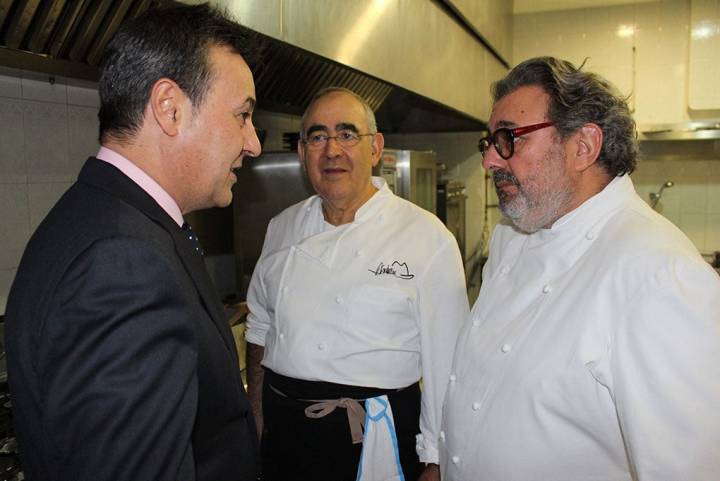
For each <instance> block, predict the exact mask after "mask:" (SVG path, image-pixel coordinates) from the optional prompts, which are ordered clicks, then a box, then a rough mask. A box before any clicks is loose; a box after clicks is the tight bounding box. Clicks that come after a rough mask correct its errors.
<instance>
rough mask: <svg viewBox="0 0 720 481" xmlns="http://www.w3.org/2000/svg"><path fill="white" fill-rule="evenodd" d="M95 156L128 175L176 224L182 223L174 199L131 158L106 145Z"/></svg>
mask: <svg viewBox="0 0 720 481" xmlns="http://www.w3.org/2000/svg"><path fill="white" fill-rule="evenodd" d="M95 157H96V158H98V159H100V160H102V161H104V162H107V163H108V164H110V165H113V166H114V167H116V168H117V169H118V170H119V171H120V172H122V173H123V174H125V175H126V176H128V177H130V180H132V181H133V182H135V183H136V184H137V185H138V186H139V187H140V188H141V189H142V190H144V191H145V192H147V194H148V195H149V196H150V197H152V198H153V199H154V200H155V202H157V203H158V204H159V205H160V207H162V209H163V210H164V211H165V212H166V213H167V214H168V215H169V216H170V217H171V218H172V220H174V221H175V222H176V223H177V225H178V226H182V225H183V216H182V212H181V211H180V207H178V205H177V203H176V202H175V200H173V198H172V197H170V194H168V193H167V192H166V191H165V189H163V188H162V187H160V184H158V183H157V182H156V181H155V180H154V179H153V178H152V177H150V176H149V175H148V174H147V173H146V172H145V171H144V170H142V169H141V168H140V167H138V166H137V165H135V164H134V163H133V162H132V161H131V160H129V159H126V158H125V157H123V156H122V155H120V154H118V153H117V152H115V151H114V150H111V149H108V148H107V147H100V150H99V151H98V153H97V155H96V156H95Z"/></svg>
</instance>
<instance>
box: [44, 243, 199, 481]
mask: <svg viewBox="0 0 720 481" xmlns="http://www.w3.org/2000/svg"><path fill="white" fill-rule="evenodd" d="M180 275H183V276H185V275H187V274H186V273H185V272H184V271H182V272H178V271H177V267H173V266H172V264H170V263H169V262H168V261H166V260H164V258H163V256H162V254H160V253H159V252H158V251H157V250H155V249H154V248H153V247H152V246H150V245H148V244H147V243H145V242H142V241H139V240H136V239H130V238H115V239H108V240H103V241H100V242H96V243H95V244H93V245H92V246H91V247H90V248H89V249H88V250H86V251H85V252H84V253H83V254H82V256H81V257H79V258H78V259H77V260H76V261H75V262H74V263H73V264H72V265H71V266H70V268H69V269H68V271H67V272H66V273H65V275H64V278H63V279H62V281H61V283H60V284H59V286H58V288H57V291H56V293H55V296H54V299H53V301H52V304H51V307H50V312H51V315H50V316H49V318H48V319H47V321H46V323H45V334H44V335H43V336H42V337H41V340H42V344H41V348H40V351H39V355H38V359H39V361H38V362H42V364H41V366H39V367H38V369H39V371H40V372H42V376H43V379H44V386H45V388H46V392H45V393H44V402H45V403H46V406H45V409H44V412H45V417H44V419H43V423H44V425H45V429H46V432H47V435H48V436H50V439H49V440H48V441H49V442H51V443H52V444H54V445H55V446H56V449H57V459H58V463H60V465H61V467H60V468H58V469H60V471H59V472H61V473H62V474H61V475H60V477H61V478H63V479H73V480H78V481H82V480H87V481H90V480H92V481H103V480H106V481H123V480H127V481H142V480H147V481H155V480H168V481H169V480H171V479H175V477H176V475H177V473H178V472H188V470H189V472H192V470H193V469H194V468H193V467H192V466H193V464H194V461H193V454H192V447H191V435H192V431H193V424H194V418H195V412H196V409H197V399H198V398H197V389H198V381H197V375H196V372H197V356H198V354H197V346H196V336H195V329H194V327H193V326H194V325H195V324H196V323H197V321H196V320H195V319H194V317H195V316H197V315H198V314H199V313H200V311H202V308H201V307H200V305H199V304H190V303H189V302H188V300H187V299H186V298H185V297H184V296H183V295H182V294H181V287H180V285H179V284H178V282H177V281H176V279H178V276H180Z"/></svg>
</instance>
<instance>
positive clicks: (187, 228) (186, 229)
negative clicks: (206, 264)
mask: <svg viewBox="0 0 720 481" xmlns="http://www.w3.org/2000/svg"><path fill="white" fill-rule="evenodd" d="M182 230H183V231H184V232H185V235H186V236H187V238H188V240H189V241H190V244H192V246H193V247H194V248H195V250H196V251H197V252H198V253H199V254H200V255H201V256H204V255H205V251H203V248H202V246H201V245H200V239H198V238H197V236H196V235H195V233H194V232H193V230H192V227H190V224H188V223H187V222H185V223H184V224H183V225H182Z"/></svg>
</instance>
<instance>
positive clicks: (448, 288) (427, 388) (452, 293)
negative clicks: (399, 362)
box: [416, 232, 469, 463]
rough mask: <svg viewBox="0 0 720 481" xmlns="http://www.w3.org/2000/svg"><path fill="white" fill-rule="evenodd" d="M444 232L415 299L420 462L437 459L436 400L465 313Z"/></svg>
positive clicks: (460, 280)
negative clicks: (420, 381)
mask: <svg viewBox="0 0 720 481" xmlns="http://www.w3.org/2000/svg"><path fill="white" fill-rule="evenodd" d="M447 235H448V237H447V240H446V242H445V243H444V244H443V245H442V246H441V247H440V248H439V249H438V250H437V251H436V252H435V254H434V256H433V257H432V258H431V260H430V263H429V264H428V266H427V268H426V270H425V272H424V273H423V275H422V283H421V284H420V286H419V290H420V292H419V302H418V303H417V309H418V312H417V318H418V323H419V326H420V343H421V347H420V349H421V362H422V376H423V392H422V405H421V411H420V434H418V436H417V445H416V450H417V453H418V456H419V458H420V461H421V462H426V463H437V462H438V458H439V454H438V440H439V437H440V422H441V418H442V405H443V399H444V396H445V389H446V388H447V384H448V380H449V377H450V369H451V365H452V358H453V349H454V347H455V342H456V340H457V336H458V332H459V331H460V326H461V325H462V324H463V323H464V322H466V321H467V319H468V316H469V306H468V299H467V292H466V290H465V274H464V270H463V265H462V260H461V257H460V251H459V249H458V246H457V242H456V241H455V238H454V237H452V235H451V234H450V233H449V232H448V234H447Z"/></svg>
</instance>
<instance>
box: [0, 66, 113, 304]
mask: <svg viewBox="0 0 720 481" xmlns="http://www.w3.org/2000/svg"><path fill="white" fill-rule="evenodd" d="M98 105H99V103H98V98H97V90H96V88H95V86H94V85H93V84H92V83H89V82H82V81H75V80H69V79H64V78H61V77H55V78H54V83H51V82H50V81H49V77H48V76H46V75H38V74H34V73H30V72H24V71H20V70H14V69H8V68H5V67H0V126H2V127H1V128H0V222H1V225H2V227H0V246H2V247H0V313H3V312H5V303H6V300H7V293H8V291H9V290H10V285H11V283H12V280H13V279H14V277H15V272H16V270H17V266H18V264H19V262H20V257H21V255H22V252H23V250H24V249H25V244H26V243H27V241H28V240H29V238H30V234H31V233H32V232H33V231H34V230H35V228H36V227H37V226H38V224H39V223H40V221H41V220H42V219H43V218H44V217H45V215H46V214H47V213H48V211H49V210H50V208H51V207H52V206H53V205H54V204H55V202H56V201H57V200H58V199H59V198H60V196H61V195H62V194H63V192H65V190H67V188H68V187H69V186H70V184H72V182H73V181H74V180H75V179H76V178H77V174H78V172H79V170H80V167H81V166H82V164H83V162H84V161H85V159H86V158H87V157H88V156H90V155H93V154H95V153H96V152H97V149H98V143H97V140H96V139H97V135H98V133H97V130H98V129H97V107H98Z"/></svg>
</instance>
